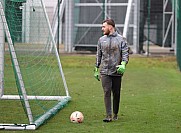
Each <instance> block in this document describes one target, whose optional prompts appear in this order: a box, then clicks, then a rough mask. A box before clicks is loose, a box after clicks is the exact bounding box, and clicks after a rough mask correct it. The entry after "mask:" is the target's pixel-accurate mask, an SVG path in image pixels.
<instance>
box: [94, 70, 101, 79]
mask: <svg viewBox="0 0 181 133" xmlns="http://www.w3.org/2000/svg"><path fill="white" fill-rule="evenodd" d="M94 77H95V78H96V79H97V80H98V81H100V79H99V71H98V68H97V67H95V68H94Z"/></svg>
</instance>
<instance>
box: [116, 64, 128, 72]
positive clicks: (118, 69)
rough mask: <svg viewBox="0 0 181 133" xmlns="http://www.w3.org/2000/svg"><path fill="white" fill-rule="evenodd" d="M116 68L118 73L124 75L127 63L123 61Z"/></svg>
mask: <svg viewBox="0 0 181 133" xmlns="http://www.w3.org/2000/svg"><path fill="white" fill-rule="evenodd" d="M116 67H117V72H118V73H119V74H123V73H124V72H125V70H126V62H124V61H122V62H121V65H117V66H116Z"/></svg>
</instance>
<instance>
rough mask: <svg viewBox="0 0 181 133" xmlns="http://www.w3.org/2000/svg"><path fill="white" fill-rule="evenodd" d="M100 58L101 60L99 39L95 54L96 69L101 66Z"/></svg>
mask: <svg viewBox="0 0 181 133" xmlns="http://www.w3.org/2000/svg"><path fill="white" fill-rule="evenodd" d="M101 58H102V50H101V42H100V39H99V40H98V43H97V54H96V64H95V65H96V67H97V68H99V66H100V64H101Z"/></svg>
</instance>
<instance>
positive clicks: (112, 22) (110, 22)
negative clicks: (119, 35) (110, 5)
mask: <svg viewBox="0 0 181 133" xmlns="http://www.w3.org/2000/svg"><path fill="white" fill-rule="evenodd" d="M103 23H107V24H108V25H112V26H113V27H115V23H114V20H113V19H105V20H103V21H102V24H103Z"/></svg>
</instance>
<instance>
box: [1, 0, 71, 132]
mask: <svg viewBox="0 0 181 133" xmlns="http://www.w3.org/2000/svg"><path fill="white" fill-rule="evenodd" d="M40 1H41V5H42V8H43V12H44V15H45V17H46V21H47V24H48V29H49V33H50V38H51V40H52V44H53V47H54V49H55V54H56V58H57V61H58V67H59V71H60V75H61V77H62V80H63V84H64V88H65V92H66V96H28V95H27V94H26V89H25V87H24V82H23V78H22V76H21V70H20V68H19V64H18V60H17V57H16V51H15V49H14V46H13V42H12V39H11V35H10V31H9V28H8V25H7V21H6V17H5V13H4V8H3V4H2V1H0V18H1V21H2V24H3V30H4V33H5V35H6V38H7V41H8V46H9V51H10V53H11V58H12V63H13V64H14V66H15V71H16V73H18V74H17V77H18V84H19V86H20V89H21V91H22V97H23V98H22V100H23V102H24V103H25V108H26V113H27V116H28V120H29V123H28V124H11V123H0V130H3V129H5V130H6V129H7V130H35V129H37V128H38V127H39V126H40V125H42V124H43V123H44V122H45V121H46V120H47V119H49V118H50V117H51V116H52V115H54V114H56V113H57V112H58V111H59V110H60V109H62V108H63V107H64V106H65V105H66V104H67V103H68V102H69V101H70V100H71V97H70V95H69V92H68V87H67V84H66V80H65V77H64V73H63V69H62V65H61V62H60V58H59V54H58V51H57V48H56V44H55V41H54V36H53V33H52V29H51V25H50V22H49V19H48V15H47V13H46V9H45V5H44V1H43V0H40ZM1 54H4V51H3V50H2V51H1ZM2 56H3V55H2ZM3 58H4V57H3ZM1 62H3V60H2V61H1ZM3 65H4V64H2V65H1V70H4V66H3ZM1 74H2V76H1V79H0V80H2V81H1V87H0V100H20V96H19V95H4V88H3V77H4V74H3V73H1ZM34 99H38V100H57V101H58V103H57V104H56V105H55V106H54V107H53V108H51V109H49V110H48V111H47V112H46V113H44V114H43V115H42V116H41V117H40V118H38V119H37V120H36V121H34V120H33V116H32V111H31V107H30V104H29V100H34Z"/></svg>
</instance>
